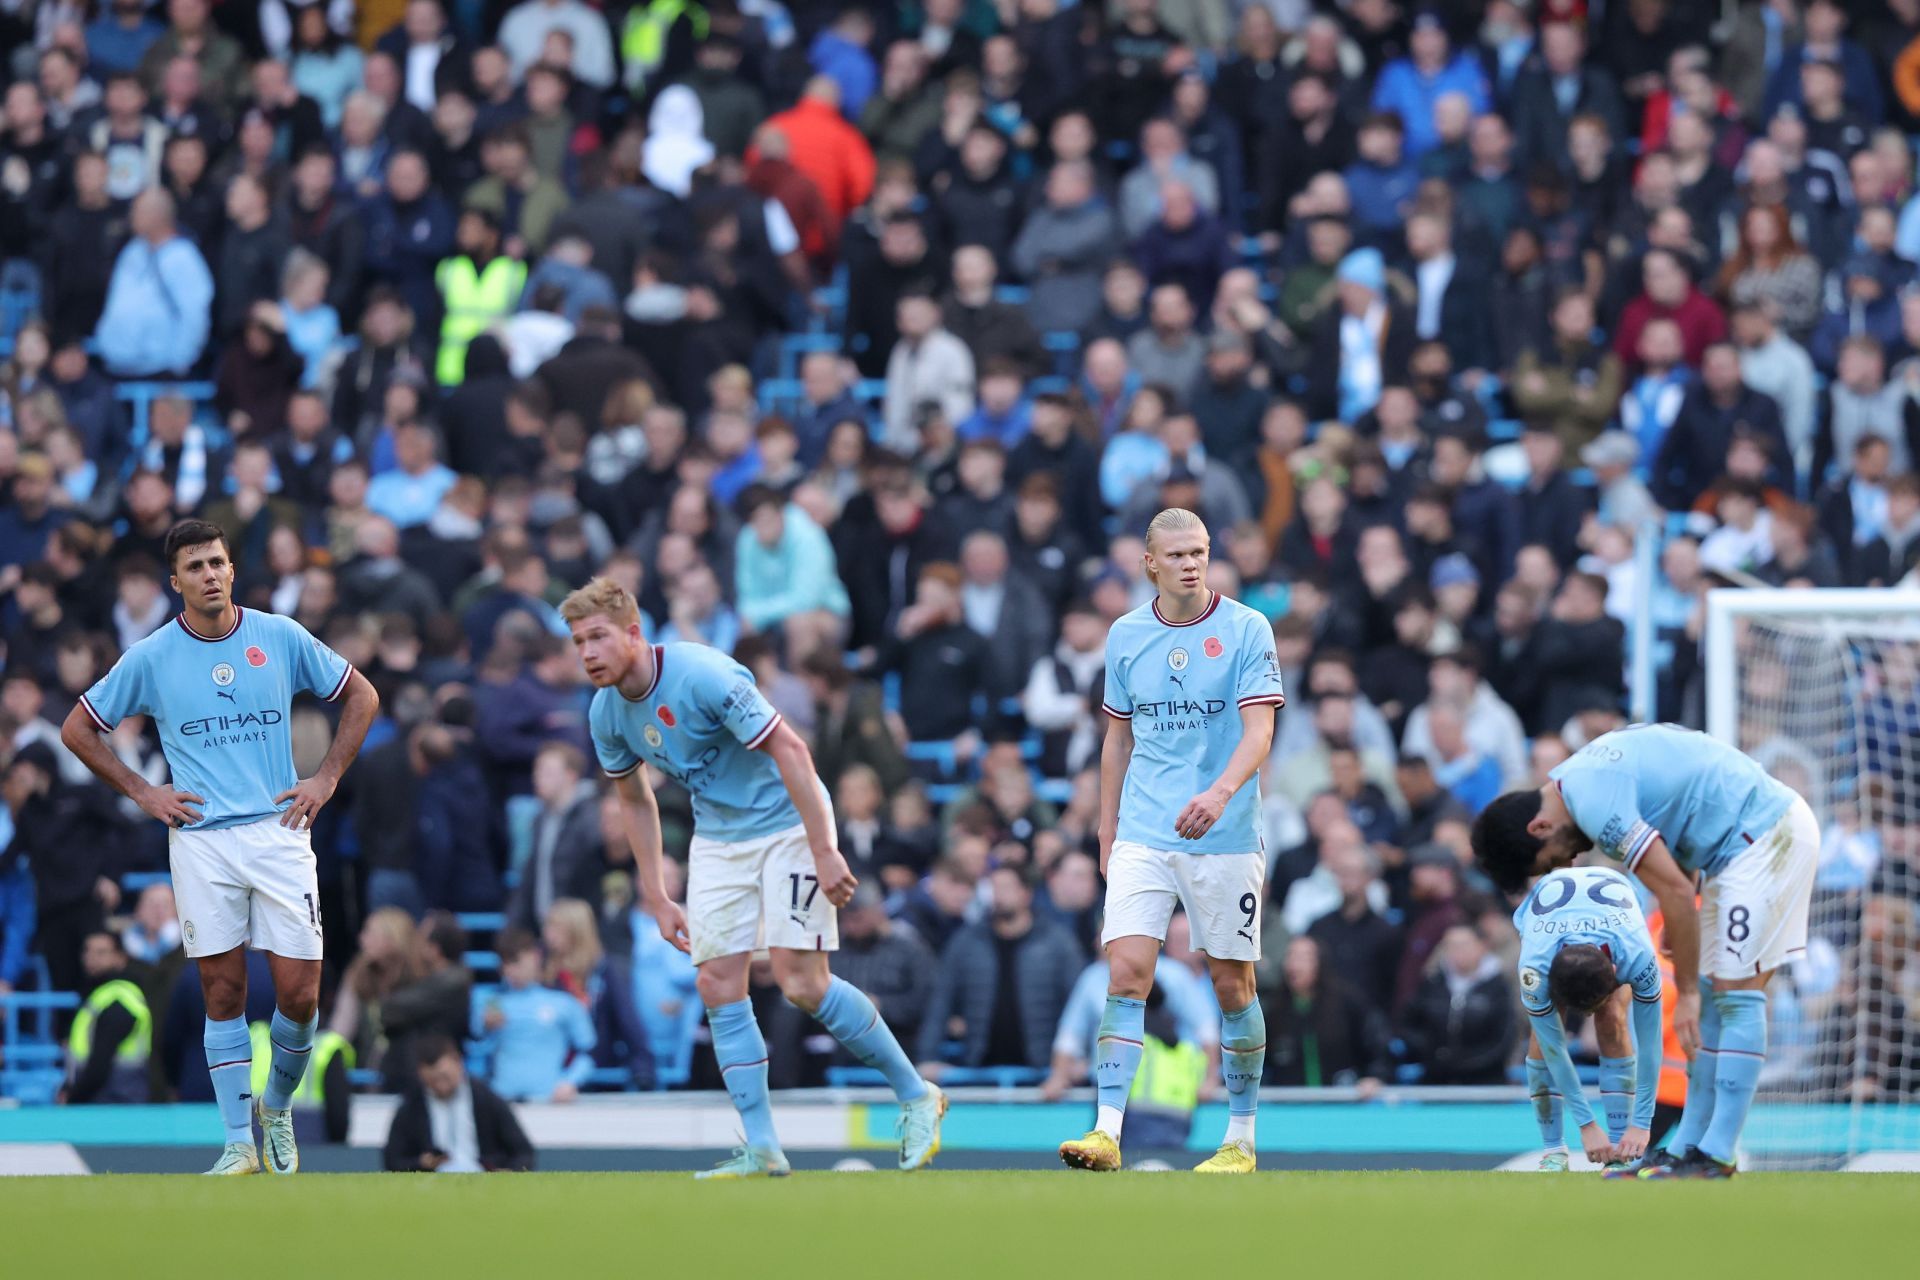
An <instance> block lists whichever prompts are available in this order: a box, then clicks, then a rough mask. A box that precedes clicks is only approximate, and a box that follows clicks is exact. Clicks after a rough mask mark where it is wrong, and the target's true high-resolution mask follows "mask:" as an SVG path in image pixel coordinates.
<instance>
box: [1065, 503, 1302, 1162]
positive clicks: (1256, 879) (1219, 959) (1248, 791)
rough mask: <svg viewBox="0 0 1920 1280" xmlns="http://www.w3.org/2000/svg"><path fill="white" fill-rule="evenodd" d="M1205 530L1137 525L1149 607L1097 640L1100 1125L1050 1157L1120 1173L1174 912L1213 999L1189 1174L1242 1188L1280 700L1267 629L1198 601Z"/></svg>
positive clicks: (1229, 609)
mask: <svg viewBox="0 0 1920 1280" xmlns="http://www.w3.org/2000/svg"><path fill="white" fill-rule="evenodd" d="M1207 551H1208V539H1207V528H1206V526H1205V525H1204V524H1202V523H1201V522H1200V517H1199V516H1196V515H1195V514H1193V512H1191V511H1185V510H1182V509H1180V508H1178V507H1174V508H1170V509H1168V510H1166V511H1162V512H1161V513H1160V514H1159V515H1157V516H1155V517H1154V518H1153V523H1152V524H1150V525H1148V526H1147V553H1146V569H1147V575H1148V577H1150V578H1151V579H1152V580H1153V582H1154V585H1155V586H1156V587H1157V588H1158V589H1159V595H1158V598H1156V599H1155V600H1153V601H1151V602H1150V603H1148V604H1146V605H1144V606H1142V607H1141V608H1138V609H1135V610H1134V611H1133V612H1131V613H1129V614H1127V615H1126V616H1124V617H1122V618H1121V619H1120V620H1119V621H1117V622H1115V623H1114V624H1113V627H1112V629H1111V630H1109V631H1108V632H1107V680H1106V696H1105V704H1106V705H1105V709H1106V713H1107V716H1108V720H1107V738H1106V744H1105V746H1104V747H1103V748H1102V750H1101V753H1100V870H1101V872H1102V873H1104V874H1105V876H1106V877H1107V909H1106V928H1105V930H1104V931H1103V932H1102V934H1101V938H1100V940H1101V942H1102V943H1104V944H1105V946H1106V948H1107V960H1108V963H1109V966H1110V968H1111V976H1110V978H1109V980H1108V983H1107V1007H1106V1011H1105V1013H1104V1015H1103V1016H1102V1018H1101V1020H1100V1038H1099V1041H1098V1043H1097V1044H1096V1045H1095V1055H1096V1056H1095V1065H1094V1081H1095V1083H1096V1085H1097V1086H1098V1093H1099V1099H1100V1111H1099V1116H1098V1119H1097V1121H1096V1122H1095V1127H1094V1129H1093V1131H1092V1132H1091V1133H1089V1134H1087V1136H1086V1137H1084V1138H1076V1139H1074V1140H1073V1141H1071V1142H1065V1143H1062V1144H1061V1146H1060V1158H1061V1159H1062V1160H1064V1161H1066V1163H1068V1164H1070V1165H1072V1166H1074V1167H1075V1168H1079V1169H1098V1170H1109V1169H1118V1168H1119V1167H1120V1125H1121V1121H1122V1119H1123V1118H1124V1114H1125V1110H1126V1105H1127V1094H1128V1092H1129V1091H1130V1090H1131V1089H1132V1087H1133V1077H1134V1073H1135V1072H1136V1071H1137V1070H1139V1067H1140V1047H1141V1040H1142V1037H1143V1035H1144V1034H1145V1027H1146V1012H1147V1004H1146V1001H1147V994H1148V992H1150V991H1151V990H1152V988H1153V966H1154V960H1155V959H1156V957H1157V956H1158V955H1159V951H1160V945H1161V943H1163V942H1164V941H1165V940H1166V936H1167V922H1168V921H1169V920H1170V919H1171V918H1172V916H1173V908H1174V906H1175V904H1176V903H1178V904H1181V905H1184V906H1185V907H1186V910H1187V919H1188V921H1189V922H1190V923H1191V925H1192V927H1193V941H1194V946H1195V948H1196V949H1197V950H1200V951H1203V952H1205V953H1206V956H1207V970H1208V972H1209V973H1210V974H1211V975H1212V978H1213V990H1214V994H1215V995H1216V996H1218V997H1219V1000H1220V1008H1221V1009H1222V1010H1224V1013H1223V1015H1222V1018H1221V1034H1220V1068H1221V1071H1220V1074H1221V1077H1222V1079H1223V1080H1224V1082H1225V1084H1226V1087H1227V1107H1228V1111H1229V1113H1230V1115H1229V1118H1228V1121H1227V1135H1226V1140H1225V1141H1224V1142H1222V1143H1221V1144H1220V1149H1219V1150H1218V1151H1217V1152H1215V1153H1214V1154H1213V1156H1212V1157H1211V1158H1209V1159H1208V1160H1207V1161H1206V1162H1205V1163H1204V1164H1202V1165H1200V1167H1199V1169H1198V1170H1197V1172H1200V1173H1252V1172H1253V1169H1254V1155H1253V1119H1254V1108H1255V1106H1256V1105H1257V1104H1258V1101H1259V1089H1260V1070H1261V1067H1262V1065H1263V1064H1264V1063H1265V1061H1266V1051H1267V1024H1266V1019H1265V1018H1264V1017H1263V1016H1262V1014H1261V1012H1260V1003H1259V1001H1258V1000H1257V999H1256V998H1255V993H1254V983H1253V962H1254V961H1255V960H1256V959H1258V958H1259V956H1260V904H1261V901H1262V899H1263V898H1264V897H1265V888H1266V874H1267V856H1266V852H1265V850H1264V849H1263V847H1262V843H1261V836H1260V825H1259V815H1260V784H1259V783H1258V782H1257V781H1255V777H1256V775H1257V774H1258V772H1259V769H1260V766H1261V764H1263V763H1264V762H1265V761H1266V758H1267V751H1268V749H1269V748H1270V747H1271V746H1272V745H1273V722H1274V717H1275V715H1276V713H1277V709H1278V708H1279V707H1280V705H1281V704H1282V702H1284V701H1285V699H1284V698H1283V697H1282V696H1281V692H1280V668H1279V665H1278V663H1276V661H1275V660H1274V649H1273V630H1272V628H1271V627H1270V626H1268V624H1267V621H1266V619H1265V618H1263V617H1261V616H1260V615H1259V614H1258V613H1255V612H1254V611H1253V610H1252V609H1249V608H1247V607H1246V606H1245V605H1243V604H1240V603H1238V602H1236V601H1233V600H1228V599H1226V598H1225V597H1223V596H1221V595H1219V594H1218V593H1217V592H1214V591H1210V590H1208V589H1207V586H1206V579H1207Z"/></svg>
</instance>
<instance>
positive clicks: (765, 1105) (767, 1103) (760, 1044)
mask: <svg viewBox="0 0 1920 1280" xmlns="http://www.w3.org/2000/svg"><path fill="white" fill-rule="evenodd" d="M707 1025H708V1026H710V1027H712V1028H713V1056H714V1058H715V1060H716V1061H718V1062H719V1064H720V1078H721V1079H722V1080H724V1081H726V1085H727V1096H728V1097H729V1098H731V1099H733V1109H734V1110H735V1111H738V1112H739V1113H740V1124H741V1127H742V1128H744V1129H745V1130H746V1139H747V1145H748V1146H749V1147H751V1148H753V1149H754V1150H755V1151H778V1150H779V1149H780V1137H779V1135H778V1134H777V1133H775V1132H774V1129H773V1103H772V1101H771V1100H770V1099H769V1098H768V1097H767V1042H766V1040H764V1039H763V1038H762V1037H761V1035H760V1024H759V1023H758V1022H756V1021H754V1017H753V1002H752V1001H750V1000H736V1001H734V1002H733V1003H732V1004H723V1005H718V1006H716V1007H712V1008H709V1009H708V1010H707Z"/></svg>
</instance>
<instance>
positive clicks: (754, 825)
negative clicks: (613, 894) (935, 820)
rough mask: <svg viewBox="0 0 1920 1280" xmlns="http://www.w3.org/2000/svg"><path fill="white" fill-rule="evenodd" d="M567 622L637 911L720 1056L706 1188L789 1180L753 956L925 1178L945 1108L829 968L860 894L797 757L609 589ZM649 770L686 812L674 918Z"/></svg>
mask: <svg viewBox="0 0 1920 1280" xmlns="http://www.w3.org/2000/svg"><path fill="white" fill-rule="evenodd" d="M560 616H561V617H563V618H564V619H566V622H567V625H568V626H569V627H570V628H571V629H572V632H573V644H574V649H575V651H576V652H578V653H579V655H580V661H581V663H582V664H583V665H584V666H585V667H586V671H587V678H588V679H589V680H591V681H593V683H594V685H595V686H596V688H597V692H596V693H595V694H594V696H593V706H592V709H591V710H590V711H589V712H588V717H587V719H588V727H589V728H590V729H591V731H592V733H593V744H594V750H595V752H596V753H597V754H598V755H599V758H600V764H601V767H602V768H604V769H605V770H606V772H607V776H608V777H610V778H612V779H613V785H614V789H615V790H616V791H617V792H618V794H619V797H620V807H621V811H622V813H623V815H624V817H625V820H626V828H627V838H628V840H629V841H631V842H632V844H633V854H634V863H635V866H636V870H637V874H638V877H639V889H640V896H641V899H642V902H643V905H644V906H645V907H646V909H647V913H648V914H649V915H651V916H652V917H653V918H654V920H655V921H657V922H658V923H659V926H660V934H661V936H662V937H664V938H665V939H666V940H667V941H668V942H671V943H672V944H673V945H674V946H676V947H678V948H679V949H680V950H682V951H685V952H688V953H689V954H691V955H692V957H693V963H694V964H695V966H697V968H698V970H699V977H698V980H697V981H698V986H699V992H700V999H701V1002H702V1003H703V1004H705V1005H706V1008H707V1020H708V1022H709V1023H710V1024H711V1026H712V1028H713V1048H714V1056H715V1057H716V1058H717V1059H718V1060H719V1063H720V1073H721V1076H722V1078H723V1079H725V1081H726V1083H727V1093H728V1095H729V1096H730V1097H731V1098H732V1099H733V1105H734V1108H735V1110H737V1111H738V1112H739V1113H740V1120H741V1124H742V1126H743V1127H744V1129H745V1131H746V1142H745V1145H744V1146H743V1147H742V1148H741V1149H740V1150H739V1151H737V1152H736V1153H735V1154H734V1157H733V1158H732V1159H731V1160H728V1161H726V1162H725V1163H723V1164H721V1165H720V1166H719V1167H718V1168H716V1169H712V1170H710V1171H708V1172H707V1173H705V1174H702V1175H700V1176H702V1177H719V1178H746V1177H755V1176H771V1177H780V1176H784V1175H785V1174H786V1173H787V1172H788V1165H787V1158H786V1156H785V1155H784V1154H782V1152H781V1150H780V1142H779V1139H778V1137H777V1136H776V1135H775V1133H774V1128H773V1110H772V1107H771V1105H770V1103H769V1101H768V1098H767V1045H766V1041H765V1040H764V1039H762V1037H761V1035H760V1027H759V1024H758V1023H757V1022H755V1020H754V1016H753V1006H752V1005H751V1004H750V1003H749V1002H748V1000H747V967H748V964H749V962H750V961H751V960H752V957H753V953H754V951H755V950H757V949H758V948H759V947H761V946H763V945H764V946H766V947H767V948H768V949H769V951H770V952H771V957H772V961H773V973H774V977H775V979H776V980H777V981H778V982H779V984H780V990H781V991H782V992H783V993H785V995H786V997H787V999H789V1000H791V1001H793V1003H794V1004H796V1005H798V1006H799V1007H800V1008H802V1009H805V1010H806V1011H807V1012H808V1013H811V1014H812V1015H813V1016H814V1017H815V1018H818V1019H819V1020H820V1022H821V1024H822V1025H823V1026H825V1027H826V1029H827V1030H828V1031H830V1032H831V1033H832V1034H833V1037H834V1038H835V1039H836V1040H838V1041H839V1042H840V1043H841V1044H843V1045H845V1046H846V1047H847V1049H848V1050H849V1051H850V1052H851V1053H852V1054H853V1055H854V1056H855V1057H857V1058H859V1059H860V1060H861V1061H862V1062H865V1063H867V1064H868V1065H869V1066H872V1067H874V1068H875V1069H877V1070H878V1071H880V1072H881V1073H882V1074H883V1075H885V1076H886V1078H887V1083H888V1084H889V1085H891V1086H892V1087H893V1091H894V1093H895V1095H896V1096H898V1097H899V1099H900V1104H901V1107H902V1116H901V1121H900V1135H901V1136H900V1167H901V1168H902V1169H918V1168H920V1167H921V1166H923V1165H925V1164H926V1163H927V1162H928V1161H930V1160H932V1159H933V1157H934V1155H935V1154H936V1153H937V1152H938V1151H939V1150H940V1118H941V1116H942V1115H944V1114H945V1112H946V1108H947V1100H946V1095H944V1094H943V1093H941V1091H940V1090H939V1089H938V1088H936V1087H935V1086H933V1085H931V1084H929V1083H928V1082H927V1081H925V1080H922V1079H921V1078H920V1075H919V1073H918V1072H917V1071H915V1070H914V1068H913V1063H912V1062H911V1061H909V1059H908V1058H907V1055H906V1054H905V1053H904V1052H903V1051H902V1050H901V1048H900V1044H899V1042H898V1041H897V1040H895V1039H894V1036H893V1032H892V1031H891V1030H889V1029H888V1027H887V1024H886V1022H885V1021H883V1020H882V1019H881V1017H880V1014H879V1011H878V1010H876V1009H875V1008H874V1007H873V1001H871V1000H869V999H868V998H867V997H866V996H865V995H864V994H862V993H861V992H860V990H859V989H858V988H856V987H854V986H853V985H851V984H850V983H847V982H845V981H843V980H841V979H839V978H836V977H834V976H833V975H832V973H831V972H830V971H829V970H828V967H827V953H828V952H830V951H835V950H838V948H839V945H840V937H839V928H838V924H837V921H836V917H835V908H837V907H840V906H843V905H845V904H846V902H847V900H848V899H849V898H851V897H852V896H853V890H854V885H855V883H856V882H855V880H854V877H853V873H852V872H851V871H849V870H848V869H847V860H846V859H845V858H843V857H842V856H841V855H840V850H839V849H838V848H837V847H836V845H835V843H834V826H833V814H832V811H831V810H830V809H829V808H828V806H827V799H826V789H825V788H824V787H822V786H821V785H820V779H819V778H818V777H817V776H816V775H815V773H814V770H813V756H812V754H811V753H810V752H809V751H808V750H807V744H806V743H805V742H803V741H801V740H800V737H799V736H798V735H797V734H795V733H794V732H793V730H792V729H790V728H788V727H787V726H786V724H785V723H784V722H783V721H782V720H781V718H780V714H779V713H778V712H777V711H775V710H774V709H773V708H772V707H771V706H770V705H768V703H767V700H766V699H765V698H764V697H762V696H761V694H760V691H759V689H757V688H755V687H754V683H753V676H752V674H751V673H750V672H748V670H747V669H746V668H745V667H743V666H741V665H740V664H739V663H737V662H735V661H733V660H732V659H731V658H729V657H727V655H726V654H724V653H721V652H720V651H719V650H717V649H711V648H708V647H707V646H706V645H702V644H668V645H649V644H648V643H647V642H646V637H644V636H643V635H642V634H641V631H640V609H639V606H637V605H636V604H635V603H634V600H633V597H632V596H630V595H628V594H627V592H626V590H625V589H624V588H623V587H621V586H620V585H619V584H618V583H615V582H612V581H610V580H608V579H606V578H595V579H594V580H593V581H592V582H589V583H588V584H587V585H586V586H584V587H582V588H581V589H580V590H578V591H576V592H574V593H573V594H572V595H570V596H568V597H567V598H566V600H564V601H563V602H561V605H560ZM650 768H651V769H654V770H657V771H659V773H660V774H661V775H662V776H663V777H666V778H669V779H671V780H672V781H674V782H677V783H679V784H680V785H681V786H683V787H685V788H686V789H687V791H688V793H689V794H690V795H691V796H692V797H693V827H694V834H693V844H692V846H691V848H690V849H689V851H688V872H687V909H686V910H685V911H684V912H683V911H682V910H681V909H680V908H679V907H678V906H677V905H675V904H674V903H673V902H672V901H671V900H669V899H668V897H667V892H666V883H665V880H664V878H663V876H662V874H661V857H662V853H661V836H660V811H659V809H658V807H657V806H656V805H655V803H654V797H653V787H652V785H651V784H650V783H649V782H648V779H647V771H648V769H650Z"/></svg>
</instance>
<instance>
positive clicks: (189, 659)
mask: <svg viewBox="0 0 1920 1280" xmlns="http://www.w3.org/2000/svg"><path fill="white" fill-rule="evenodd" d="M352 674H353V667H352V666H351V665H349V664H348V662H347V660H346V659H345V658H342V657H341V656H340V655H339V654H337V653H335V652H334V651H333V650H331V649H329V648H327V646H326V645H324V644H321V643H320V642H319V641H318V640H316V639H314V638H313V636H311V635H310V634H308V632H307V629H306V628H305V627H303V626H301V625H300V624H299V623H298V622H295V621H294V620H293V619H292V618H283V617H281V616H279V615H278V614H272V613H261V612H260V611H259V610H257V609H241V608H235V610H234V620H233V629H232V630H231V631H229V632H227V634H225V635H223V636H219V637H217V638H209V637H206V636H203V635H200V634H198V633H197V632H195V631H194V630H193V629H192V628H190V627H188V626H187V620H186V617H185V616H184V615H182V616H179V617H176V618H175V619H174V620H173V621H172V622H170V623H168V624H167V625H166V626H164V627H161V628H160V629H159V630H158V631H155V632H154V633H153V634H152V635H150V636H148V637H147V638H146V639H144V640H142V641H140V642H139V643H138V644H136V645H134V646H133V647H132V648H131V649H129V650H127V651H126V653H124V654H122V655H121V657H120V661H118V662H116V663H114V664H113V670H111V671H109V672H107V674H106V675H104V676H102V677H101V678H100V681H99V683H97V684H95V685H94V686H93V688H91V689H89V690H87V691H86V693H85V694H83V695H81V698H80V705H81V706H83V707H85V708H86V709H87V714H88V715H90V716H92V717H93V722H94V724H95V725H96V726H97V727H98V728H99V729H100V730H101V731H102V732H106V731H110V730H111V729H112V728H113V726H115V725H117V724H119V723H120V722H121V721H122V720H124V719H126V718H127V717H128V716H133V715H144V716H151V717H152V718H153V723H154V725H155V726H156V727H157V728H158V729H159V730H160V749H161V751H162V752H163V753H164V754H165V755H166V757H167V768H168V769H169V770H170V771H171V773H172V775H173V786H174V789H175V790H178V791H186V792H191V793H192V794H194V795H197V796H201V797H204V798H205V800H206V804H205V805H202V806H200V812H201V814H202V817H201V819H200V821H199V822H196V823H194V824H193V826H192V828H191V829H192V830H194V831H212V830H217V829H218V828H220V827H237V826H243V825H245V824H246V823H249V822H258V821H260V820H261V819H262V818H268V817H272V816H273V815H274V814H276V813H279V812H280V811H281V810H283V809H285V808H286V807H287V806H286V804H285V803H282V802H278V801H276V800H275V798H274V797H276V796H278V795H280V794H281V793H282V792H284V791H288V790H291V789H292V788H293V787H294V786H295V785H296V784H297V783H298V782H299V781H300V778H299V775H298V774H297V773H295V772H294V768H293V738H292V736H291V734H290V733H289V731H288V726H287V716H288V712H289V711H290V710H291V709H292V706H293V695H294V694H296V693H299V692H301V691H302V690H304V691H306V692H308V693H313V694H317V695H319V696H320V697H321V698H324V699H326V700H327V701H329V702H331V701H333V700H334V699H335V698H337V697H339V696H340V693H341V691H342V690H344V689H345V688H346V687H347V678H348V677H349V676H351V675H352Z"/></svg>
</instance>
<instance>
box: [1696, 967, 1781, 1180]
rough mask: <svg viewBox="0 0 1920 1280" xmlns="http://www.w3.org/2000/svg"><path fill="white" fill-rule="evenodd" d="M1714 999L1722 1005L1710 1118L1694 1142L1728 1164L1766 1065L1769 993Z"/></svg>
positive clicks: (1722, 995) (1734, 993) (1729, 993)
mask: <svg viewBox="0 0 1920 1280" xmlns="http://www.w3.org/2000/svg"><path fill="white" fill-rule="evenodd" d="M1714 1002H1715V1003H1716V1004H1718V1005H1719V1006H1720V1045H1719V1048H1720V1052H1719V1054H1718V1055H1717V1056H1716V1060H1715V1066H1714V1073H1713V1120H1712V1122H1711V1123H1709V1124H1708V1125H1707V1132H1706V1135H1705V1136H1704V1137H1702V1138H1701V1139H1700V1141H1699V1143H1698V1144H1697V1145H1698V1146H1699V1148H1700V1150H1701V1152H1702V1153H1704V1154H1706V1155H1708V1156H1711V1157H1713V1158H1714V1159H1715V1160H1718V1161H1719V1162H1720V1163H1721V1164H1732V1163H1733V1157H1734V1152H1735V1151H1736V1150H1737V1149H1738V1148H1739V1146H1740V1130H1741V1128H1742V1127H1743V1126H1744V1125H1745V1124H1746V1123H1747V1108H1748V1107H1751V1106H1752V1105H1753V1091H1754V1089H1755V1088H1757V1087H1758V1086H1759V1084H1760V1068H1762V1067H1764V1066H1766V1065H1767V993H1766V992H1764V991H1722V992H1719V993H1717V994H1716V995H1715V996H1714Z"/></svg>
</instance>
